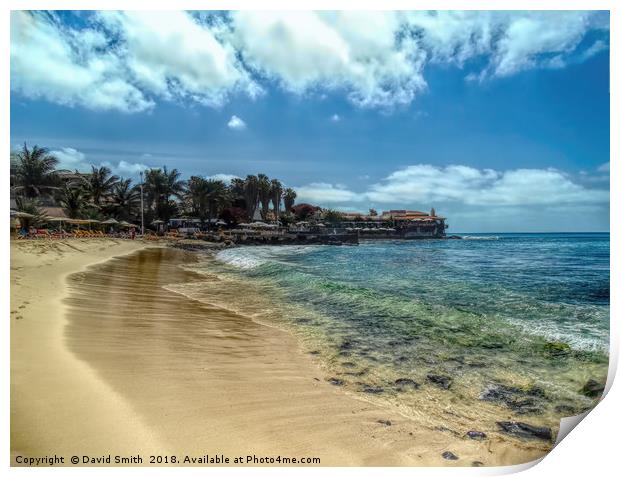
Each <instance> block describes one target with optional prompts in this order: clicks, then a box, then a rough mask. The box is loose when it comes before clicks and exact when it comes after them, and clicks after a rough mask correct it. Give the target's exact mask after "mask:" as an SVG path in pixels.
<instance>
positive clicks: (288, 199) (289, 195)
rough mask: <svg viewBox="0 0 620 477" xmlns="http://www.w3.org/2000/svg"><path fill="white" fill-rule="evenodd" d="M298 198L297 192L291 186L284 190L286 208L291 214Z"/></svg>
mask: <svg viewBox="0 0 620 477" xmlns="http://www.w3.org/2000/svg"><path fill="white" fill-rule="evenodd" d="M296 198H297V192H295V191H294V190H293V189H291V188H290V187H289V188H287V189H286V190H285V191H284V194H283V195H282V199H283V200H284V210H285V211H286V212H287V213H288V214H290V213H291V212H292V209H293V205H294V204H295V199H296Z"/></svg>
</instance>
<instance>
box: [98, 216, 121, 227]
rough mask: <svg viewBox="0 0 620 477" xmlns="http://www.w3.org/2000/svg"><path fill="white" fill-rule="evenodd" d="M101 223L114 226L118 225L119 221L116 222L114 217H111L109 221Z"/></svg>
mask: <svg viewBox="0 0 620 477" xmlns="http://www.w3.org/2000/svg"><path fill="white" fill-rule="evenodd" d="M101 223H102V224H106V225H114V224H118V220H116V219H115V218H114V217H110V218H109V219H108V220H104V221H103V222H101Z"/></svg>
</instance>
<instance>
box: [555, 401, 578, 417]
mask: <svg viewBox="0 0 620 477" xmlns="http://www.w3.org/2000/svg"><path fill="white" fill-rule="evenodd" d="M554 410H555V412H557V413H558V414H564V415H570V416H574V415H576V414H579V412H578V411H577V409H575V407H574V406H570V405H568V404H558V405H557V406H555V408H554Z"/></svg>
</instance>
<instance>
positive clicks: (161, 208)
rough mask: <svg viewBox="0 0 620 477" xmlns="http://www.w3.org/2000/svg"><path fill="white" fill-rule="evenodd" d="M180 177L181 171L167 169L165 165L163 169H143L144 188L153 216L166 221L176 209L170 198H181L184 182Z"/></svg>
mask: <svg viewBox="0 0 620 477" xmlns="http://www.w3.org/2000/svg"><path fill="white" fill-rule="evenodd" d="M180 177H181V173H180V172H179V171H178V170H177V169H172V170H170V171H168V169H167V168H166V166H164V168H163V170H162V169H148V170H147V171H145V184H144V188H145V191H146V193H147V196H148V201H149V204H151V205H152V206H153V207H154V209H155V210H154V212H155V216H156V217H157V218H158V219H160V220H163V221H164V222H166V223H167V222H168V221H169V220H170V218H171V217H172V216H173V215H174V214H175V213H176V212H177V210H178V206H177V204H176V203H175V202H174V201H173V200H172V198H173V197H177V198H181V197H182V195H183V192H184V191H185V182H184V181H182V180H181V179H180Z"/></svg>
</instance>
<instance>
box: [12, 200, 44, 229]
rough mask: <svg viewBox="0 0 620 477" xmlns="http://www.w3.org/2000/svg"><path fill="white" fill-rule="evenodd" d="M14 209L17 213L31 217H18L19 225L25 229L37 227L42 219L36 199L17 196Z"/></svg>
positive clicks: (39, 205)
mask: <svg viewBox="0 0 620 477" xmlns="http://www.w3.org/2000/svg"><path fill="white" fill-rule="evenodd" d="M15 207H16V209H17V210H18V211H19V212H24V213H26V214H30V215H31V216H32V217H20V218H19V223H20V224H21V226H22V227H23V228H25V229H29V228H30V227H31V226H36V225H38V224H39V223H40V222H41V220H42V219H43V211H42V210H41V203H40V202H39V199H37V198H36V197H26V196H17V197H16V198H15Z"/></svg>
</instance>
